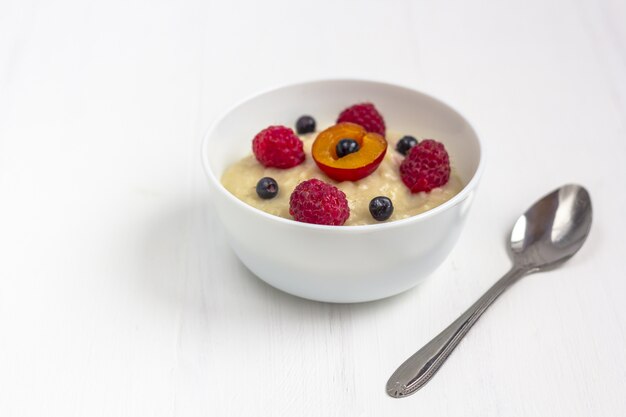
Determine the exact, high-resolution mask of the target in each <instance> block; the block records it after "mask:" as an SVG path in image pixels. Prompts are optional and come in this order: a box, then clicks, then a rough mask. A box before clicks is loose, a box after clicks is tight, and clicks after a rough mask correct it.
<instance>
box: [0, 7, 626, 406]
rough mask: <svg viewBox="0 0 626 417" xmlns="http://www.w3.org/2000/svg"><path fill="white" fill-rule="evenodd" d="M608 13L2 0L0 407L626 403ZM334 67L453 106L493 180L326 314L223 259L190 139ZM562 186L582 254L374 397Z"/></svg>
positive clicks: (614, 62) (623, 145)
mask: <svg viewBox="0 0 626 417" xmlns="http://www.w3.org/2000/svg"><path fill="white" fill-rule="evenodd" d="M625 22H626V3H624V1H623V0H603V1H594V0H573V1H565V0H563V1H549V2H548V1H541V0H533V1H516V2H512V1H505V2H503V1H496V0H491V1H483V2H467V1H461V0H458V1H431V2H427V1H415V2H414V1H408V0H406V1H396V2H384V1H373V0H370V1H363V0H346V1H318V2H313V1H309V2H294V1H288V0H266V1H262V2H253V1H231V2H226V1H212V0H205V1H197V0H187V1H173V0H172V1H160V2H148V1H141V0H131V1H127V0H109V1H106V2H105V1H101V2H80V1H57V2H54V4H53V2H45V1H29V0H26V1H19V2H18V1H10V0H9V1H3V2H1V3H0V416H3V417H5V416H7V417H8V416H316V417H317V416H342V417H343V416H385V415H386V416H392V415H393V416H416V415H424V416H459V415H467V416H470V415H471V416H496V415H497V416H568V417H569V416H624V415H626V395H625V392H626V267H625V263H624V257H625V255H626V240H625V236H626V220H625V219H626V186H625V182H626V25H625V24H624V23H625ZM351 76H356V77H360V78H372V79H378V80H384V81H392V82H399V83H402V84H406V85H411V86H414V87H416V88H418V89H420V90H423V91H425V92H429V93H431V94H434V95H436V96H438V97H440V98H442V99H443V100H445V101H447V102H449V103H450V104H452V105H453V106H455V107H456V108H458V109H459V110H460V111H461V112H462V113H464V115H465V116H466V117H467V118H468V119H469V120H470V122H471V123H472V124H473V125H474V126H475V127H476V129H477V131H478V132H479V134H480V135H481V137H482V139H483V141H484V144H485V148H486V159H487V167H486V171H485V173H484V177H483V180H482V184H481V187H480V190H479V193H478V195H477V198H476V200H475V204H474V207H473V210H472V213H471V214H470V218H469V219H468V224H467V227H466V229H465V231H464V234H463V235H462V237H461V239H460V241H459V243H458V245H457V247H456V248H455V250H454V252H453V253H452V254H451V256H450V257H449V258H448V260H447V261H446V262H445V264H444V265H443V266H442V267H441V268H440V269H439V270H438V271H437V272H436V273H434V274H433V275H432V277H431V278H430V279H429V280H428V281H427V282H426V283H425V284H423V285H422V286H420V287H419V288H416V289H414V290H412V291H409V292H407V293H405V294H403V295H400V296H397V297H394V298H392V299H389V300H385V301H382V302H375V303H368V304H361V305H329V304H320V303H315V302H309V301H304V300H301V299H297V298H295V297H292V296H288V295H285V294H283V293H281V292H279V291H277V290H274V289H273V288H271V287H269V286H267V285H265V284H263V283H262V282H260V281H259V280H257V279H256V278H255V277H254V276H252V275H251V274H250V273H249V272H247V270H246V269H244V267H243V266H242V265H241V264H240V263H239V262H238V261H237V259H236V258H235V256H234V254H233V252H232V251H231V250H230V249H229V248H228V247H227V245H226V243H225V241H224V233H223V230H222V228H221V226H220V224H219V222H218V221H217V220H216V219H215V215H214V212H213V211H212V209H211V205H210V201H209V200H210V198H209V196H208V193H207V187H206V184H205V178H204V174H203V172H202V169H201V165H200V155H199V149H200V141H201V137H202V134H203V132H204V131H205V129H206V128H207V126H208V125H209V123H210V122H211V121H212V120H213V119H214V118H215V117H216V116H217V115H218V114H219V113H221V112H222V111H223V110H224V109H225V108H226V107H227V106H229V105H231V104H232V103H234V102H235V101H238V100H239V99H241V98H242V97H244V96H246V95H248V94H251V93H253V92H256V91H257V90H260V89H265V88H268V87H271V86H273V85H277V84H283V83H288V82H293V81H300V80H305V79H310V78H321V77H351ZM566 182H579V183H582V184H584V185H585V186H587V187H588V189H589V190H590V192H591V194H592V198H593V203H594V210H595V219H594V225H593V228H592V234H591V236H590V237H589V240H588V243H587V244H586V245H585V247H584V248H583V250H582V251H581V252H580V253H579V254H578V255H577V256H576V257H575V258H574V259H573V260H572V261H570V262H569V263H568V264H566V265H565V266H564V267H563V268H561V269H559V270H556V271H553V272H550V273H545V274H542V275H536V276H533V277H529V278H527V279H525V280H523V281H522V282H520V283H519V284H518V285H517V286H516V287H515V288H514V289H512V290H511V291H510V292H508V293H507V294H506V295H505V296H504V297H503V298H502V299H501V300H500V301H498V303H496V304H495V305H494V306H493V308H492V309H491V310H490V311H489V312H488V313H487V314H486V315H485V317H484V318H483V319H482V320H481V321H480V322H479V323H478V324H477V325H476V327H475V328H474V329H473V330H472V332H471V333H470V335H469V336H468V337H467V338H466V339H465V340H464V341H463V342H462V343H461V345H460V346H459V348H458V349H457V350H456V351H455V352H454V354H453V355H452V356H451V358H450V359H449V361H448V363H447V364H446V365H445V366H444V367H443V368H442V370H441V371H440V373H439V374H438V375H437V376H436V377H435V378H434V379H433V381H432V382H431V383H430V384H429V385H427V386H426V387H425V388H423V389H422V390H421V391H419V392H418V393H417V394H415V395H414V396H412V397H409V398H407V399H402V400H394V399H391V398H389V397H387V396H386V394H385V391H384V387H385V382H386V380H387V378H388V376H389V375H390V373H391V372H392V371H393V370H394V369H395V368H396V366H397V365H399V364H400V363H401V362H402V361H403V360H404V359H405V358H406V357H407V356H408V355H409V354H411V353H413V352H414V351H415V350H416V349H417V348H419V347H420V346H421V345H422V344H423V343H425V342H426V341H428V340H429V339H430V338H431V337H432V336H433V335H435V334H436V333H437V332H438V331H439V330H440V329H441V328H443V327H444V326H445V325H447V324H448V323H449V322H450V321H451V320H452V319H453V318H455V317H456V316H457V315H458V314H459V313H460V312H462V311H463V310H464V309H465V308H466V307H467V306H468V305H469V304H470V303H471V302H473V301H474V300H475V299H476V298H477V297H478V296H479V294H481V293H482V292H483V291H484V290H485V289H486V288H488V287H489V286H490V285H491V283H493V282H494V281H495V280H496V279H497V278H498V277H499V276H500V275H501V274H502V273H503V272H504V271H505V270H506V269H507V268H508V266H509V260H508V258H507V256H506V252H505V246H504V242H505V239H506V236H507V234H508V230H509V229H510V227H511V225H512V223H513V221H514V220H515V219H516V217H517V216H518V214H519V213H520V212H521V211H522V210H523V209H525V208H526V207H527V206H528V205H529V204H530V203H531V202H532V201H534V200H535V199H536V198H537V197H539V196H541V195H542V194H544V193H545V192H547V191H549V190H551V189H553V188H555V187H557V186H559V185H561V184H562V183H566Z"/></svg>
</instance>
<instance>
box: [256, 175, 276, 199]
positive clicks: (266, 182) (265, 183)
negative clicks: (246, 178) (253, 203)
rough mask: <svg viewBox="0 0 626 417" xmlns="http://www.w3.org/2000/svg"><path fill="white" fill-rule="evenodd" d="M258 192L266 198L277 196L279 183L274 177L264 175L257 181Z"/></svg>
mask: <svg viewBox="0 0 626 417" xmlns="http://www.w3.org/2000/svg"><path fill="white" fill-rule="evenodd" d="M256 193H257V194H258V195H259V197H261V198H262V199H264V200H268V199H270V198H274V197H276V194H278V183H277V182H276V180H275V179H274V178H270V177H264V178H261V179H260V180H259V182H257V183H256Z"/></svg>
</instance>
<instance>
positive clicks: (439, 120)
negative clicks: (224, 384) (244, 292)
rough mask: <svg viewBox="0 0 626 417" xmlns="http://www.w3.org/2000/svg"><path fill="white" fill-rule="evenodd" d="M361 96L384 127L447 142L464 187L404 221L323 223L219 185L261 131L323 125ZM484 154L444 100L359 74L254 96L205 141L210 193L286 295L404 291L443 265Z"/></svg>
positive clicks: (337, 297)
mask: <svg viewBox="0 0 626 417" xmlns="http://www.w3.org/2000/svg"><path fill="white" fill-rule="evenodd" d="M363 101H370V102H373V103H375V105H376V107H377V108H378V109H379V110H380V111H381V113H382V114H383V115H384V117H385V121H386V124H387V127H388V129H392V130H394V131H399V132H407V133H409V132H410V133H413V134H415V135H418V136H420V137H428V138H434V139H437V140H440V141H442V142H443V143H444V144H445V146H446V148H447V150H448V152H449V154H450V157H451V160H452V164H453V166H454V168H455V169H456V172H457V173H458V175H459V176H460V177H461V180H462V181H463V183H464V188H463V190H462V191H461V192H460V193H459V194H457V195H456V196H455V197H453V198H452V199H451V200H449V201H447V202H446V203H444V204H442V205H440V206H438V207H436V208H434V209H432V210H430V211H427V212H425V213H423V214H419V215H417V216H414V217H410V218H408V219H404V220H398V221H394V222H389V223H381V224H374V225H366V226H320V225H312V224H307V223H299V222H296V221H293V220H288V219H283V218H280V217H277V216H273V215H270V214H267V213H265V212H263V211H260V210H258V209H255V208H253V207H251V206H249V205H247V204H246V203H244V202H242V201H240V200H239V199H237V198H236V197H235V196H233V195H232V194H231V193H230V192H228V191H227V190H226V189H225V188H224V187H223V186H222V184H221V183H220V178H221V176H222V173H223V172H224V170H225V168H226V167H227V166H228V165H230V164H232V163H233V162H235V161H237V160H239V159H240V158H242V157H243V156H245V155H247V154H249V153H250V152H251V141H252V138H253V137H254V135H255V134H256V133H258V132H259V131H260V130H261V129H263V128H265V127H267V126H268V125H273V124H283V125H285V126H293V125H294V123H295V121H296V119H297V118H298V117H299V116H301V115H302V114H310V115H312V116H313V117H315V119H316V120H317V124H318V128H322V129H323V128H325V127H327V126H329V125H331V124H333V123H334V121H335V119H336V117H337V115H338V113H339V112H340V111H341V110H342V109H344V108H345V107H347V106H349V105H351V104H354V103H358V102H363ZM389 151H393V150H391V149H390V150H389ZM481 155H482V153H481V145H480V142H479V140H478V137H477V136H476V133H475V132H474V130H473V129H472V127H471V126H470V125H469V123H467V121H466V120H465V119H464V118H463V117H462V116H461V115H460V114H459V113H457V112H456V111H454V110H453V109H451V108H450V107H448V106H447V105H445V104H444V103H442V102H440V101H439V100H436V99H434V98H432V97H430V96H427V95H425V94H422V93H420V92H418V91H415V90H413V89H410V88H406V87H401V86H397V85H392V84H386V83H381V82H372V81H363V80H321V81H312V82H305V83H300V84H294V85H289V86H285V87H280V88H277V89H274V90H271V91H266V92H264V93H261V94H258V95H256V96H254V97H252V98H249V99H246V100H244V101H242V102H241V103H239V104H237V105H236V106H235V107H233V108H231V109H230V110H229V111H228V112H227V113H226V114H225V115H224V116H222V117H221V118H219V119H218V120H217V121H216V122H215V123H214V124H213V125H212V126H211V128H209V130H208V132H207V133H206V136H205V137H204V142H203V146H202V158H203V163H204V168H205V170H206V173H207V176H208V183H209V186H210V189H211V199H212V200H213V202H214V204H215V207H216V211H217V214H218V216H219V218H220V219H221V221H222V223H223V225H224V228H225V230H226V234H227V237H228V240H229V243H230V245H231V246H232V248H233V250H234V251H235V253H236V254H237V256H238V257H239V259H241V261H242V262H243V263H244V264H245V265H246V266H247V267H248V268H249V269H250V270H251V271H252V272H253V273H254V274H256V275H257V276H258V277H259V278H261V279H262V280H263V281H265V282H267V283H268V284H270V285H272V286H274V287H276V288H278V289H281V290H283V291H285V292H288V293H290V294H294V295H297V296H299V297H303V298H308V299H312V300H318V301H328V302H348V303H349V302H360V301H370V300H376V299H380V298H384V297H388V296H391V295H394V294H398V293H400V292H403V291H405V290H407V289H409V288H411V287H413V286H415V285H416V284H418V283H419V282H420V281H422V280H423V279H424V278H426V277H427V276H428V274H430V273H431V272H432V271H433V270H434V269H435V268H437V266H439V265H440V264H441V262H443V260H444V259H445V258H446V256H447V255H448V254H449V253H450V251H451V249H452V247H453V246H454V244H455V243H456V241H457V239H458V237H459V234H460V233H461V229H462V227H463V224H464V221H465V218H466V215H467V212H468V210H469V207H470V204H471V201H472V197H473V195H474V192H475V189H476V185H477V184H478V180H479V177H480V172H481V166H482V164H481ZM225 279H227V278H225Z"/></svg>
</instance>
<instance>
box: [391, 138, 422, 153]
mask: <svg viewBox="0 0 626 417" xmlns="http://www.w3.org/2000/svg"><path fill="white" fill-rule="evenodd" d="M415 145H417V139H415V138H414V137H413V136H408V135H407V136H403V137H402V139H400V140H399V141H398V143H397V144H396V151H398V152H400V153H401V154H402V155H406V154H408V153H409V151H410V150H411V148H412V147H413V146H415Z"/></svg>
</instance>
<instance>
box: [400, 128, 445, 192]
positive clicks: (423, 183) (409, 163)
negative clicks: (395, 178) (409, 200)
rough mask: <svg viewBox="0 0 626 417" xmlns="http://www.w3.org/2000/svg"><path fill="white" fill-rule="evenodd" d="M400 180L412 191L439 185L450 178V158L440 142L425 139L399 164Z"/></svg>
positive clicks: (426, 189) (427, 189) (425, 189)
mask: <svg viewBox="0 0 626 417" xmlns="http://www.w3.org/2000/svg"><path fill="white" fill-rule="evenodd" d="M400 176H401V177H402V182H404V184H405V185H406V186H407V187H409V189H410V190H411V192H412V193H418V192H420V191H430V190H432V189H433V188H435V187H441V186H442V185H444V184H446V183H447V182H448V179H449V178H450V159H449V157H448V152H447V151H446V148H445V147H444V146H443V144H442V143H439V142H437V141H436V140H432V139H425V140H423V141H421V142H420V143H419V144H417V145H416V146H414V147H413V148H411V150H410V151H409V154H408V155H407V157H406V158H404V161H402V164H400Z"/></svg>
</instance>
